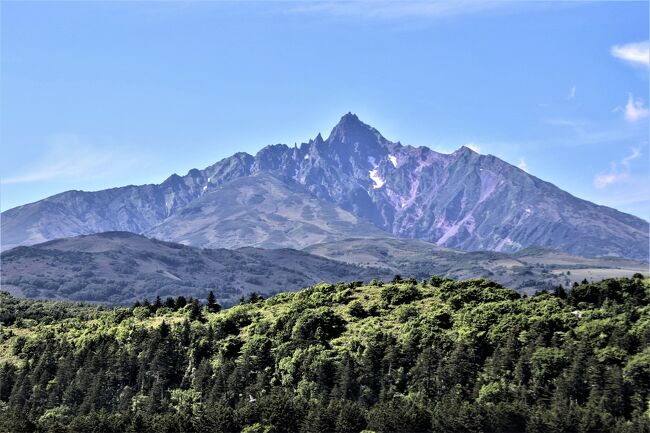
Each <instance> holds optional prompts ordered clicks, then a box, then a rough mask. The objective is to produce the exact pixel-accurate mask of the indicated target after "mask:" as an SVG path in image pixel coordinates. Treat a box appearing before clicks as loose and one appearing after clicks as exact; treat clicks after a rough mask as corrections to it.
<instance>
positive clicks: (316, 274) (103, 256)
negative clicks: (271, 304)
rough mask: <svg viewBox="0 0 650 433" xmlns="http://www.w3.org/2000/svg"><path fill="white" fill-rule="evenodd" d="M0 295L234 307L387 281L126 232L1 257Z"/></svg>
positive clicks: (320, 264)
mask: <svg viewBox="0 0 650 433" xmlns="http://www.w3.org/2000/svg"><path fill="white" fill-rule="evenodd" d="M1 258H2V289H3V290H6V291H9V292H10V293H13V294H15V295H18V296H26V297H31V298H34V297H39V298H50V299H68V300H76V301H93V302H108V303H112V304H124V303H129V302H133V301H134V300H142V299H144V298H148V299H150V300H153V299H154V298H155V297H156V295H158V296H161V297H163V298H164V297H166V296H178V295H184V296H188V295H190V296H194V297H195V298H205V297H206V296H207V293H208V292H209V291H210V290H212V291H213V292H214V293H215V295H216V296H217V297H218V298H219V299H220V301H221V302H225V303H226V304H232V303H235V302H237V300H238V299H239V298H240V297H241V296H244V295H246V294H249V293H251V292H256V293H261V294H267V295H268V294H269V293H273V292H280V291H292V290H298V289H300V288H302V287H305V286H308V285H312V284H315V283H318V282H321V281H355V280H364V279H365V280H370V279H372V278H388V277H389V276H390V275H392V274H391V273H390V271H388V270H387V269H377V268H373V267H360V266H357V265H353V264H348V263H343V262H339V261H334V260H331V259H327V258H324V257H320V256H316V255H312V254H309V253H306V252H302V251H296V250H291V249H275V250H264V249H259V248H241V249H238V250H234V251H233V250H227V249H214V250H209V249H200V248H195V247H188V246H184V245H180V244H174V243H170V242H162V241H157V240H152V239H148V238H146V237H144V236H140V235H136V234H133V233H127V232H106V233H101V234H96V235H87V236H78V237H72V238H66V239H58V240H54V241H49V242H45V243H42V244H38V245H34V246H29V247H18V248H14V249H12V250H11V251H6V252H3V253H2V256H1Z"/></svg>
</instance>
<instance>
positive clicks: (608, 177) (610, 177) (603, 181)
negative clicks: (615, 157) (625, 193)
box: [594, 149, 641, 189]
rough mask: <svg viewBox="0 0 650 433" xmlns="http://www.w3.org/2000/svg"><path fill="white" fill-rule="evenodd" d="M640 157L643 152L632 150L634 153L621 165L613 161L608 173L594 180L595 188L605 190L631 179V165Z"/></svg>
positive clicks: (621, 162)
mask: <svg viewBox="0 0 650 433" xmlns="http://www.w3.org/2000/svg"><path fill="white" fill-rule="evenodd" d="M639 156H641V150H640V149H632V153H630V155H628V156H626V157H625V158H623V159H622V160H621V161H620V162H619V163H617V162H615V161H613V162H612V163H611V167H610V171H609V172H608V173H602V174H599V175H597V176H596V177H595V178H594V186H595V187H596V188H598V189H603V188H607V187H608V186H611V185H614V184H617V183H621V182H623V181H625V180H627V179H629V178H630V163H631V162H632V161H634V160H635V159H637V158H638V157H639Z"/></svg>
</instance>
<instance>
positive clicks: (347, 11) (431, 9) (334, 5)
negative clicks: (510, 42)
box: [285, 0, 567, 20]
mask: <svg viewBox="0 0 650 433" xmlns="http://www.w3.org/2000/svg"><path fill="white" fill-rule="evenodd" d="M566 6H567V5H566V4H562V5H560V4H544V3H543V2H536V1H480V0H460V1H453V2H451V1H385V0H360V1H323V2H304V3H300V4H299V5H296V6H293V7H290V8H289V9H287V10H286V11H285V12H286V13H294V14H327V15H333V16H339V17H346V16H347V17H354V18H366V19H374V20H400V19H410V18H426V19H444V18H451V17H456V16H462V15H474V14H480V13H487V12H497V11H512V10H518V9H521V8H523V7H527V8H531V7H535V8H547V7H566Z"/></svg>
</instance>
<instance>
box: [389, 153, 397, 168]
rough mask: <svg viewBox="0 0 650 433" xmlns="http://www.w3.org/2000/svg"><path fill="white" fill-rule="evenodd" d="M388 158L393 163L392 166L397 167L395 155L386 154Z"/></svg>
mask: <svg viewBox="0 0 650 433" xmlns="http://www.w3.org/2000/svg"><path fill="white" fill-rule="evenodd" d="M388 160H389V161H390V163H391V164H393V167H395V168H397V157H396V156H395V155H388Z"/></svg>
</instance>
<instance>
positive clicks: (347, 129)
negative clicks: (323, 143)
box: [327, 113, 386, 144]
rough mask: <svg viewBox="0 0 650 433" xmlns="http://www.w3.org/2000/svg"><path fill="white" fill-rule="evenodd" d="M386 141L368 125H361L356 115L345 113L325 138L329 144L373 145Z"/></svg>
mask: <svg viewBox="0 0 650 433" xmlns="http://www.w3.org/2000/svg"><path fill="white" fill-rule="evenodd" d="M385 141H386V139H385V138H384V137H382V135H381V134H380V133H379V131H377V130H376V129H375V128H373V127H372V126H370V125H366V124H365V123H363V122H362V121H361V120H359V118H358V117H357V115H356V114H352V113H347V114H345V115H344V116H343V117H341V120H339V123H337V124H336V126H335V127H334V128H333V129H332V132H331V133H330V136H329V137H328V138H327V142H328V143H329V144H354V143H360V144H375V143H383V142H385Z"/></svg>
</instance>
